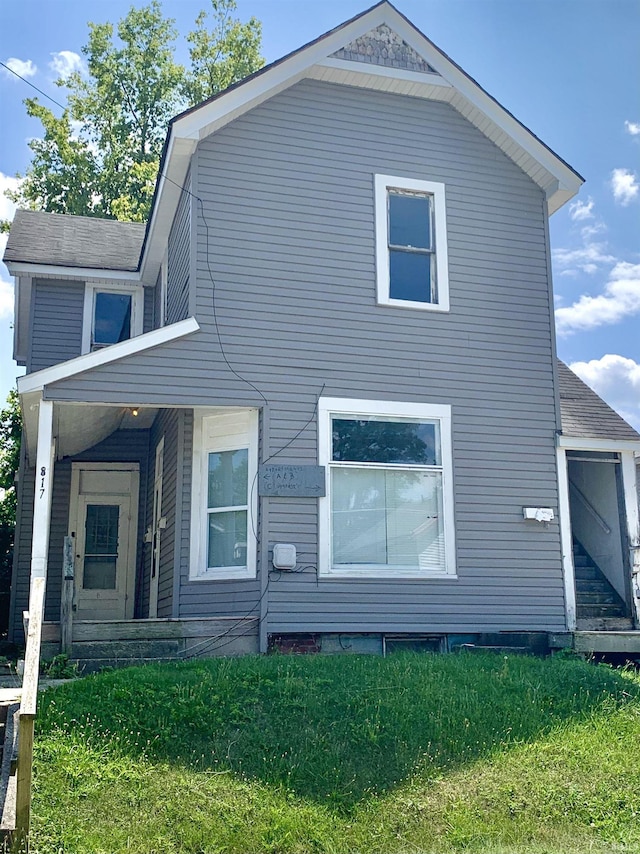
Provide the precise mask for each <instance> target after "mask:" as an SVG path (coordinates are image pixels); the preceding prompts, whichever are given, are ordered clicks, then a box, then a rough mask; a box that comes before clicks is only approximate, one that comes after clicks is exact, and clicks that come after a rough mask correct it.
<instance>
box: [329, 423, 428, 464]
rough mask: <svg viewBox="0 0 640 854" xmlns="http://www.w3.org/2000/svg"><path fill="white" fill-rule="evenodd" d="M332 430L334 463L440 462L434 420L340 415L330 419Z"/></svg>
mask: <svg viewBox="0 0 640 854" xmlns="http://www.w3.org/2000/svg"><path fill="white" fill-rule="evenodd" d="M332 432H333V460H334V461H335V462H357V463H396V464H397V463H404V464H413V465H439V463H440V453H439V444H440V443H439V439H438V435H437V425H436V424H435V423H434V422H419V421H407V420H406V419H398V420H396V421H393V420H388V419H385V420H382V419H378V418H366V419H360V418H358V417H357V416H354V417H353V418H349V417H346V416H342V417H341V418H334V419H333V422H332Z"/></svg>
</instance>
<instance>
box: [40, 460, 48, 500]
mask: <svg viewBox="0 0 640 854" xmlns="http://www.w3.org/2000/svg"><path fill="white" fill-rule="evenodd" d="M46 473H47V468H46V466H42V468H41V469H40V498H42V496H43V495H44V478H45V475H46Z"/></svg>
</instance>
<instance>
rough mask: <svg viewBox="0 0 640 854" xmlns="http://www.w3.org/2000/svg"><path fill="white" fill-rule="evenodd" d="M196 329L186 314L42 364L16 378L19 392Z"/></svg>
mask: <svg viewBox="0 0 640 854" xmlns="http://www.w3.org/2000/svg"><path fill="white" fill-rule="evenodd" d="M199 329H200V325H199V323H198V321H197V320H196V319H195V317H189V318H187V319H186V320H181V321H179V322H178V323H172V324H170V325H169V326H163V327H161V328H160V329H154V330H152V331H151V332H145V333H144V334H143V335H138V336H136V337H135V338H130V339H129V340H128V341H122V342H120V343H119V344H111V346H109V347H104V348H103V349H102V350H96V351H95V352H94V353H86V354H85V355H84V356H77V357H76V358H75V359H69V360H68V361H67V362H61V363H60V364H59V365H53V366H52V367H50V368H44V369H43V370H41V371H36V372H35V373H33V374H27V375H26V376H24V377H20V378H19V379H18V392H19V393H20V394H28V393H29V392H32V391H39V390H41V389H43V388H44V387H45V386H46V385H50V384H51V383H56V382H59V381H60V380H66V379H69V377H73V376H75V375H76V374H81V373H84V372H85V371H89V370H91V368H98V367H100V366H101V365H108V364H109V363H111V362H117V361H119V360H120V359H123V358H125V356H132V355H134V354H135V353H141V352H142V351H143V350H149V349H151V348H152V347H158V346H159V345H160V344H167V343H169V342H170V341H175V340H176V339H178V338H182V337H184V336H185V335H191V334H192V333H194V332H197V331H198V330H199Z"/></svg>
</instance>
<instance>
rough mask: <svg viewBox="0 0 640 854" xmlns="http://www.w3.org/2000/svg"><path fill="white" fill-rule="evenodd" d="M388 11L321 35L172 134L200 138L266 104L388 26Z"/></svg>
mask: <svg viewBox="0 0 640 854" xmlns="http://www.w3.org/2000/svg"><path fill="white" fill-rule="evenodd" d="M390 11H391V7H390V6H389V5H387V4H384V5H380V6H376V7H374V8H373V9H371V10H370V11H369V12H367V13H365V14H364V15H362V16H361V17H358V18H356V19H355V20H354V21H352V22H351V23H350V24H347V25H346V26H343V27H339V28H338V29H337V30H336V32H334V33H331V34H330V35H328V36H325V37H324V38H322V39H321V40H320V41H319V42H317V43H316V44H311V45H309V47H307V48H303V49H302V50H300V51H297V52H296V53H294V54H293V55H292V56H290V57H289V58H288V59H286V60H284V61H283V62H280V63H278V64H277V65H274V66H273V67H272V68H270V69H268V70H267V71H265V73H264V74H261V75H258V76H257V77H255V78H254V79H253V80H249V81H247V82H246V83H244V84H241V85H240V86H238V87H237V88H236V89H233V90H232V91H231V92H229V93H228V94H227V95H222V96H221V97H220V98H217V99H216V100H214V101H213V102H212V103H210V104H205V105H204V106H203V107H201V108H200V109H199V110H196V111H194V112H193V113H190V114H188V115H186V116H184V117H183V118H181V119H178V120H177V121H176V122H175V123H174V125H173V130H174V132H175V134H176V135H177V136H179V137H185V138H190V139H196V140H199V139H201V138H202V130H203V128H207V127H208V126H209V125H211V124H213V123H217V122H219V121H220V120H221V119H224V117H225V116H227V115H229V114H230V113H235V111H237V110H238V109H239V108H246V109H249V108H251V107H254V106H257V105H258V104H259V103H262V101H266V100H267V99H268V98H270V97H271V96H272V94H273V90H274V89H279V91H281V90H282V89H283V88H286V87H288V86H290V85H292V84H293V83H295V82H296V80H298V79H300V77H301V76H304V73H305V72H306V71H307V70H308V69H309V68H311V67H312V66H313V65H315V64H316V63H317V62H319V61H321V60H323V59H326V58H327V57H328V56H330V55H331V54H332V53H335V51H337V50H340V48H341V47H344V45H345V44H348V43H349V42H351V41H353V40H354V39H357V38H358V37H359V36H362V35H364V34H365V33H367V32H369V30H372V29H375V28H376V27H378V26H380V25H381V24H385V23H388V21H387V17H388V16H389V12H390Z"/></svg>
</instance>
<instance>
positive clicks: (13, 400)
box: [0, 390, 22, 631]
mask: <svg viewBox="0 0 640 854" xmlns="http://www.w3.org/2000/svg"><path fill="white" fill-rule="evenodd" d="M21 435H22V419H21V416H20V405H19V403H18V394H17V392H16V391H15V390H14V391H11V392H9V396H8V398H7V405H6V407H5V408H4V409H3V410H2V411H0V594H7V593H8V591H9V585H10V584H11V565H12V562H13V543H14V537H15V527H16V503H17V502H16V491H15V486H14V479H15V475H16V472H17V471H18V464H19V461H20V437H21ZM0 613H2V614H3V616H4V618H5V619H6V612H5V611H4V610H3V609H2V608H1V607H0ZM5 628H6V626H4V625H0V631H3V630H4V629H5Z"/></svg>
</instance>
